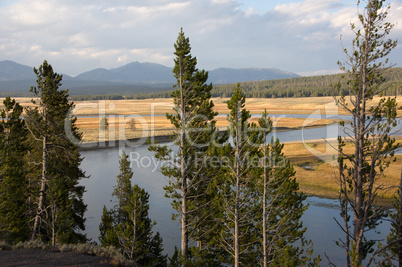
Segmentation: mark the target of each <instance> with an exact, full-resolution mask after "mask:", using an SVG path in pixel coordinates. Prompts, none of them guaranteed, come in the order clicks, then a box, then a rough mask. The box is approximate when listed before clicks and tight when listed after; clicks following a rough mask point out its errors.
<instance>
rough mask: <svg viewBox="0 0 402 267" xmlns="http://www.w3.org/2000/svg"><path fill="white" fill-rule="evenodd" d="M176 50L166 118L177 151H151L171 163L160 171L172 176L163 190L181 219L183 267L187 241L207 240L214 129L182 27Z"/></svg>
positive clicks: (206, 90) (205, 88)
mask: <svg viewBox="0 0 402 267" xmlns="http://www.w3.org/2000/svg"><path fill="white" fill-rule="evenodd" d="M174 47H175V52H174V54H175V56H176V58H175V60H174V62H175V66H174V68H173V74H174V77H175V78H176V81H177V82H176V85H175V88H176V90H174V91H173V92H172V97H173V101H174V104H175V107H174V114H172V115H170V114H167V115H166V116H167V118H168V119H169V120H170V121H171V123H172V124H173V125H174V127H175V128H176V131H175V134H174V136H173V138H174V143H175V144H176V145H177V146H178V153H177V156H172V150H170V149H168V148H167V146H158V145H155V144H154V145H151V146H150V148H149V149H150V150H151V151H155V152H156V153H155V157H156V158H157V159H158V160H163V161H166V162H168V163H169V164H168V165H167V166H164V167H163V168H162V173H163V174H164V175H165V176H167V177H169V178H170V180H169V185H168V186H166V187H165V191H166V196H167V197H169V198H172V199H173V202H172V206H173V208H174V209H175V210H176V211H177V214H174V216H173V217H174V218H177V217H180V222H181V254H182V259H183V260H182V262H183V263H182V266H186V264H187V261H188V259H189V243H190V242H191V241H198V245H199V247H201V246H202V241H201V240H202V238H203V237H204V236H205V232H204V231H203V230H201V225H202V224H203V221H205V217H206V216H208V214H207V213H206V212H205V209H203V208H205V206H206V205H209V204H210V203H211V200H210V199H209V197H207V196H206V194H205V192H206V190H205V188H206V185H207V184H208V180H210V179H211V177H210V176H208V175H206V174H207V172H206V171H205V169H204V166H205V165H204V162H205V153H206V151H207V150H208V149H209V148H210V145H211V136H212V133H213V132H214V131H215V122H214V121H213V119H214V117H215V116H216V113H215V112H213V110H212V108H213V106H214V104H213V102H212V101H211V100H210V98H211V93H210V92H211V90H212V85H211V84H209V85H207V84H206V81H207V79H208V73H207V72H205V71H204V70H202V71H199V70H198V69H197V68H196V65H197V59H196V58H195V57H192V56H191V53H190V52H191V47H190V41H189V38H187V37H185V35H184V32H183V29H182V30H181V31H180V33H179V36H178V38H177V41H176V43H175V44H174ZM201 203H202V204H201Z"/></svg>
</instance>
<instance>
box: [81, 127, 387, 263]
mask: <svg viewBox="0 0 402 267" xmlns="http://www.w3.org/2000/svg"><path fill="white" fill-rule="evenodd" d="M338 132H339V131H338V126H337V125H332V126H328V127H322V128H311V129H304V130H297V131H286V132H280V133H277V136H278V137H280V141H281V142H286V141H299V140H301V139H302V140H303V139H304V140H309V139H321V138H335V137H336V136H337V134H338ZM168 145H170V146H172V144H171V143H170V144H168ZM122 149H123V148H119V147H114V148H108V149H101V150H88V151H82V152H81V155H82V157H84V160H83V162H82V164H81V167H82V169H83V170H84V171H85V172H86V174H87V175H89V176H90V178H89V179H83V180H82V181H81V184H82V185H84V186H85V187H86V192H85V194H84V201H85V203H86V204H87V205H88V211H87V212H86V215H85V216H86V218H87V221H86V228H87V229H86V233H87V236H88V237H89V238H91V239H92V241H96V242H98V236H99V229H98V227H99V223H100V218H101V215H102V209H103V206H104V205H106V207H108V208H110V207H112V206H113V205H115V204H116V203H114V202H111V195H112V192H113V186H114V185H115V184H116V176H117V175H118V174H119V154H120V153H121V151H122ZM124 149H125V150H126V153H127V154H129V155H130V156H131V158H130V159H131V160H132V169H133V172H134V176H133V180H132V183H133V184H134V183H137V184H138V185H139V186H141V187H142V188H144V189H145V190H146V191H147V192H148V193H149V194H150V199H149V200H150V203H149V204H150V214H149V215H150V217H151V219H152V220H155V221H156V222H157V224H156V226H155V227H154V230H155V231H159V232H160V234H161V236H162V238H163V243H164V249H165V253H169V254H170V255H171V254H172V252H173V250H174V246H178V247H179V246H180V224H179V223H178V222H177V221H173V220H171V214H172V213H173V209H172V207H171V205H170V199H167V198H165V197H164V190H163V186H164V185H166V184H167V179H166V178H165V177H164V176H163V175H162V174H161V173H160V162H158V161H156V160H155V158H154V157H153V153H152V152H149V151H148V146H147V145H142V146H138V147H126V148H124ZM306 203H308V204H309V208H308V209H307V211H305V213H304V215H303V217H302V220H303V222H304V226H306V227H307V232H306V237H307V238H308V239H311V240H312V241H313V243H314V255H320V256H321V258H322V259H323V261H322V265H326V263H327V260H326V258H325V254H326V255H327V256H328V257H329V258H330V259H331V261H333V262H334V263H336V264H337V265H340V266H342V265H344V254H345V252H344V250H342V249H341V248H339V247H337V246H336V244H335V241H336V240H338V239H339V238H342V239H343V238H344V233H343V232H342V231H341V229H340V228H339V227H338V226H337V224H336V222H335V220H334V217H335V218H337V219H338V220H341V218H340V216H339V207H338V200H334V199H328V198H319V197H315V196H309V197H308V198H307V200H306ZM389 229H390V224H389V223H388V222H384V223H382V224H380V225H379V226H378V227H377V229H376V230H377V231H378V232H380V234H379V235H377V236H375V237H376V238H377V239H384V238H385V237H386V235H387V234H388V233H389ZM324 253H325V254H324Z"/></svg>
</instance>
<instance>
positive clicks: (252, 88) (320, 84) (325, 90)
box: [72, 68, 402, 100]
mask: <svg viewBox="0 0 402 267" xmlns="http://www.w3.org/2000/svg"><path fill="white" fill-rule="evenodd" d="M384 77H385V79H386V81H385V82H384V83H383V84H382V85H381V90H382V92H383V94H384V95H387V96H395V95H400V94H402V68H391V69H389V70H388V72H387V73H385V75H384ZM338 82H341V87H342V88H345V87H346V83H345V82H344V80H342V79H341V74H332V75H320V76H311V77H298V78H290V79H279V80H267V81H247V82H241V83H240V87H241V88H242V90H243V93H244V94H245V95H246V97H252V98H283V97H320V96H333V95H336V94H345V95H348V94H349V92H348V91H347V90H341V91H338V90H335V87H336V86H337V84H338ZM235 86H236V83H233V84H221V85H213V89H212V91H211V96H212V97H231V96H232V95H233V88H234V87H235ZM171 93H172V91H164V92H154V93H149V94H144V93H143V94H134V95H124V96H123V95H96V96H89V95H88V96H72V99H73V100H103V99H105V100H117V99H152V98H170V97H171Z"/></svg>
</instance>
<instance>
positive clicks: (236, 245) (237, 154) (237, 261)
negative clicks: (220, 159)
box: [234, 107, 241, 267]
mask: <svg viewBox="0 0 402 267" xmlns="http://www.w3.org/2000/svg"><path fill="white" fill-rule="evenodd" d="M238 109H240V107H238ZM239 121H240V120H239V112H238V111H237V112H236V152H235V157H236V196H235V211H234V213H235V214H234V215H235V218H234V227H235V229H234V231H235V237H234V252H235V267H239V266H240V258H239V257H240V255H239V254H240V240H239V237H240V232H239V231H240V229H239V223H240V222H239V198H240V195H239V187H240V164H241V160H240V147H239V144H240V142H241V137H240V134H241V130H240V129H239V128H240V127H241V126H240V125H239Z"/></svg>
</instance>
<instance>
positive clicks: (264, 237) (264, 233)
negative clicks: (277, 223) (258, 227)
mask: <svg viewBox="0 0 402 267" xmlns="http://www.w3.org/2000/svg"><path fill="white" fill-rule="evenodd" d="M266 161H267V145H266V136H265V135H264V158H263V164H264V190H263V195H262V242H263V246H262V249H263V255H264V267H268V255H267V183H268V172H267V166H266V165H267V162H266Z"/></svg>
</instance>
